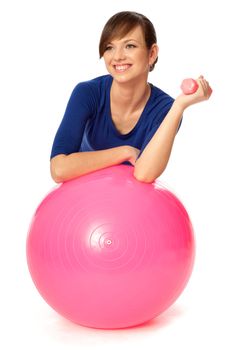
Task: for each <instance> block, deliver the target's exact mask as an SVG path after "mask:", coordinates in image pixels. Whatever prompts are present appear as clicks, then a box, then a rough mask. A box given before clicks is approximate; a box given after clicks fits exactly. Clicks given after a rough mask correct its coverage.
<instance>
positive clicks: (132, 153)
mask: <svg viewBox="0 0 232 350" xmlns="http://www.w3.org/2000/svg"><path fill="white" fill-rule="evenodd" d="M128 151H129V156H128V159H127V160H128V161H129V162H130V163H131V164H132V165H134V166H135V162H136V159H137V158H138V155H139V153H140V149H138V148H136V147H133V146H128Z"/></svg>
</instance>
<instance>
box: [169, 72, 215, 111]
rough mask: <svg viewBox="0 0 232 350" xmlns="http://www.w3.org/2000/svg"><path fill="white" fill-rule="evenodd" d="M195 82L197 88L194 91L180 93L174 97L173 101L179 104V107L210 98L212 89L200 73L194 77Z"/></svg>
mask: <svg viewBox="0 0 232 350" xmlns="http://www.w3.org/2000/svg"><path fill="white" fill-rule="evenodd" d="M196 82H197V84H198V89H197V90H196V92H195V93H193V94H189V95H185V94H183V93H182V94H181V95H179V96H178V97H177V98H176V100H175V103H176V104H178V105H180V106H181V108H183V109H185V108H187V107H189V106H191V105H193V104H195V103H198V102H202V101H206V100H208V99H209V98H210V96H211V94H212V89H211V87H210V85H209V83H208V81H207V80H205V78H204V77H203V75H200V76H199V78H198V79H196Z"/></svg>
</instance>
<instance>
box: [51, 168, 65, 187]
mask: <svg viewBox="0 0 232 350" xmlns="http://www.w3.org/2000/svg"><path fill="white" fill-rule="evenodd" d="M50 173H51V177H52V180H53V181H55V182H56V183H57V184H59V183H61V182H63V178H62V175H61V172H60V171H59V170H58V169H56V168H54V167H50Z"/></svg>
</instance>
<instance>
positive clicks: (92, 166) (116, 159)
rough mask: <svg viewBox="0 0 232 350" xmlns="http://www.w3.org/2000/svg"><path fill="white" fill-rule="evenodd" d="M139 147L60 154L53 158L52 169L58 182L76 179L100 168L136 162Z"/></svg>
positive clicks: (53, 176) (54, 178)
mask: <svg viewBox="0 0 232 350" xmlns="http://www.w3.org/2000/svg"><path fill="white" fill-rule="evenodd" d="M138 154H139V149H137V148H135V147H132V146H119V147H113V148H109V149H105V150H100V151H90V152H75V153H71V154H69V155H65V154H59V155H57V156H55V157H53V158H52V159H51V162H50V171H51V176H52V178H53V180H54V181H55V182H57V183H59V182H64V181H67V180H71V179H74V178H76V177H79V176H81V175H85V174H88V173H90V172H93V171H96V170H98V169H102V168H106V167H109V166H112V165H117V164H120V163H122V162H124V161H130V162H131V164H133V165H134V164H135V161H136V158H137V155H138Z"/></svg>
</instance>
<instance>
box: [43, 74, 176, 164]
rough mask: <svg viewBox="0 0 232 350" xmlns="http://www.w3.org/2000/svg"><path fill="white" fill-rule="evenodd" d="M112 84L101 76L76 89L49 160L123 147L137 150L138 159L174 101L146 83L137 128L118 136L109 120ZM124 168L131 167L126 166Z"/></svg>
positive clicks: (110, 118)
mask: <svg viewBox="0 0 232 350" xmlns="http://www.w3.org/2000/svg"><path fill="white" fill-rule="evenodd" d="M112 82H113V78H112V76H111V75H103V76H100V77H97V78H95V79H92V80H88V81H84V82H80V83H79V84H77V85H76V86H75V88H74V89H73V91H72V94H71V96H70V99H69V101H68V104H67V107H66V110H65V113H64V116H63V118H62V121H61V123H60V126H59V128H58V130H57V132H56V135H55V138H54V141H53V145H52V150H51V154H50V159H52V158H53V157H54V156H56V155H58V154H66V155H68V154H71V153H74V152H86V151H97V150H103V149H108V148H112V147H118V146H123V145H129V146H133V147H136V148H138V149H140V153H139V156H140V155H141V153H142V152H143V150H144V148H145V147H146V145H147V144H148V143H149V141H150V140H151V138H152V137H153V135H154V134H155V132H156V131H157V129H158V128H159V126H160V124H161V123H162V121H163V119H164V118H165V116H166V115H167V113H168V111H169V109H170V108H171V106H172V104H173V102H174V99H173V98H172V97H171V96H169V95H168V94H166V93H165V92H164V91H162V90H161V89H159V88H158V87H156V86H154V85H153V84H151V83H149V84H150V86H151V94H150V97H149V99H148V101H147V103H146V105H145V107H144V110H143V112H142V114H141V116H140V118H139V120H138V122H137V124H136V125H135V126H134V128H133V129H132V130H131V131H130V132H129V133H127V134H121V133H120V132H119V131H118V130H117V129H116V127H115V125H114V123H113V120H112V117H111V110H110V89H111V85H112ZM180 124H181V123H180ZM179 127H180V125H179ZM178 130H179V128H178ZM123 164H129V165H131V163H129V162H123Z"/></svg>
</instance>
